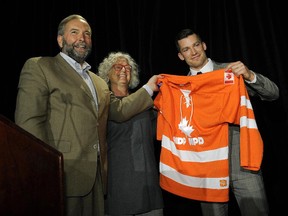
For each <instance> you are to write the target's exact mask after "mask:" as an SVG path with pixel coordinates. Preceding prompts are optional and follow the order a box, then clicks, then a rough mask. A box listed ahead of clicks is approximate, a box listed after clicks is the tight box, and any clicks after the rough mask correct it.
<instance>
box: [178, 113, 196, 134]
mask: <svg viewBox="0 0 288 216" xmlns="http://www.w3.org/2000/svg"><path fill="white" fill-rule="evenodd" d="M178 128H179V130H181V131H182V133H184V134H185V135H186V136H189V137H190V134H191V133H192V132H193V131H194V129H193V126H190V125H188V121H187V119H186V117H185V118H183V119H182V120H181V122H180V123H179V124H178Z"/></svg>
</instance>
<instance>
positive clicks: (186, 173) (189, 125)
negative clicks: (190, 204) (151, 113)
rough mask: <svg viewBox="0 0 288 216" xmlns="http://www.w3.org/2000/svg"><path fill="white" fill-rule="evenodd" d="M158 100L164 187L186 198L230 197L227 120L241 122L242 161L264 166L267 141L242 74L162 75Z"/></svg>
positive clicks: (248, 165) (212, 199)
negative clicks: (264, 151) (259, 127)
mask: <svg viewBox="0 0 288 216" xmlns="http://www.w3.org/2000/svg"><path fill="white" fill-rule="evenodd" d="M161 75H163V76H164V78H161V79H159V80H158V84H160V85H161V87H160V90H159V92H158V94H157V96H156V97H155V99H154V105H155V107H156V108H157V109H158V119H157V139H158V140H161V154H160V186H161V187H162V188H163V189H164V190H166V191H169V192H171V193H173V194H176V195H178V196H182V197H185V198H190V199H195V200H201V201H210V202H226V201H228V200H229V170H228V168H229V167H228V124H229V123H232V124H238V125H240V161H241V162H240V165H241V166H242V167H243V168H245V169H249V170H255V171H256V170H259V169H260V165H261V162H262V157H263V141H262V138H261V135H260V133H259V131H258V128H257V124H256V120H255V116H254V112H253V108H252V105H251V103H250V100H249V96H248V93H247V90H246V88H245V84H244V81H243V78H242V76H240V77H236V76H234V74H233V73H231V72H227V71H225V70H224V69H221V70H216V71H212V72H209V73H206V74H202V75H200V76H177V75H169V74H161Z"/></svg>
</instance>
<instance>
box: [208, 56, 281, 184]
mask: <svg viewBox="0 0 288 216" xmlns="http://www.w3.org/2000/svg"><path fill="white" fill-rule="evenodd" d="M212 62H213V69H214V70H218V69H222V68H225V67H226V66H227V65H228V63H218V62H215V61H212ZM253 72H254V71H253ZM254 73H255V72H254ZM255 74H256V76H257V79H256V82H255V83H248V82H245V86H246V89H247V92H248V94H249V96H258V97H260V98H261V100H267V101H273V100H276V99H278V98H279V89H278V87H277V85H276V84H275V83H274V82H272V81H271V80H269V79H268V78H267V77H265V76H263V75H262V74H259V73H255ZM229 160H230V161H229V166H230V168H229V170H230V181H232V182H233V181H234V179H235V180H237V179H238V178H241V177H240V176H242V175H249V173H250V172H252V171H250V170H244V169H243V168H241V166H240V165H241V163H240V127H239V125H229ZM247 184H249V183H247Z"/></svg>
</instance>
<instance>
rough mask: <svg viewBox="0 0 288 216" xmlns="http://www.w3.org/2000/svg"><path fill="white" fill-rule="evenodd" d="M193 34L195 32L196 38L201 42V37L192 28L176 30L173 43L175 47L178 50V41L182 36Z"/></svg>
mask: <svg viewBox="0 0 288 216" xmlns="http://www.w3.org/2000/svg"><path fill="white" fill-rule="evenodd" d="M193 34H196V35H197V37H198V39H199V40H200V42H202V39H201V37H200V36H199V34H198V33H196V32H195V31H193V30H192V29H189V28H186V29H182V30H181V31H180V32H178V34H177V35H176V37H175V45H176V48H177V50H178V51H180V47H179V44H178V41H179V40H181V39H183V38H186V37H188V36H190V35H193Z"/></svg>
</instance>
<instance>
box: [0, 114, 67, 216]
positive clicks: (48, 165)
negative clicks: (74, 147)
mask: <svg viewBox="0 0 288 216" xmlns="http://www.w3.org/2000/svg"><path fill="white" fill-rule="evenodd" d="M63 167H64V166H63V155H62V153H61V152H59V151H57V150H56V149H54V148H52V147H51V146H49V145H48V144H46V143H44V142H42V141H41V140H39V139H37V138H36V137H34V136H33V135H32V134H30V133H28V132H27V131H25V130H23V129H22V128H20V127H19V126H17V125H16V124H15V123H13V122H12V121H10V120H9V119H7V118H5V117H4V116H2V115H0V215H1V216H18V215H19V216H20V215H21V216H22V215H25V216H26V215H29V216H63V215H64V185H63V183H64V168H63Z"/></svg>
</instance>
